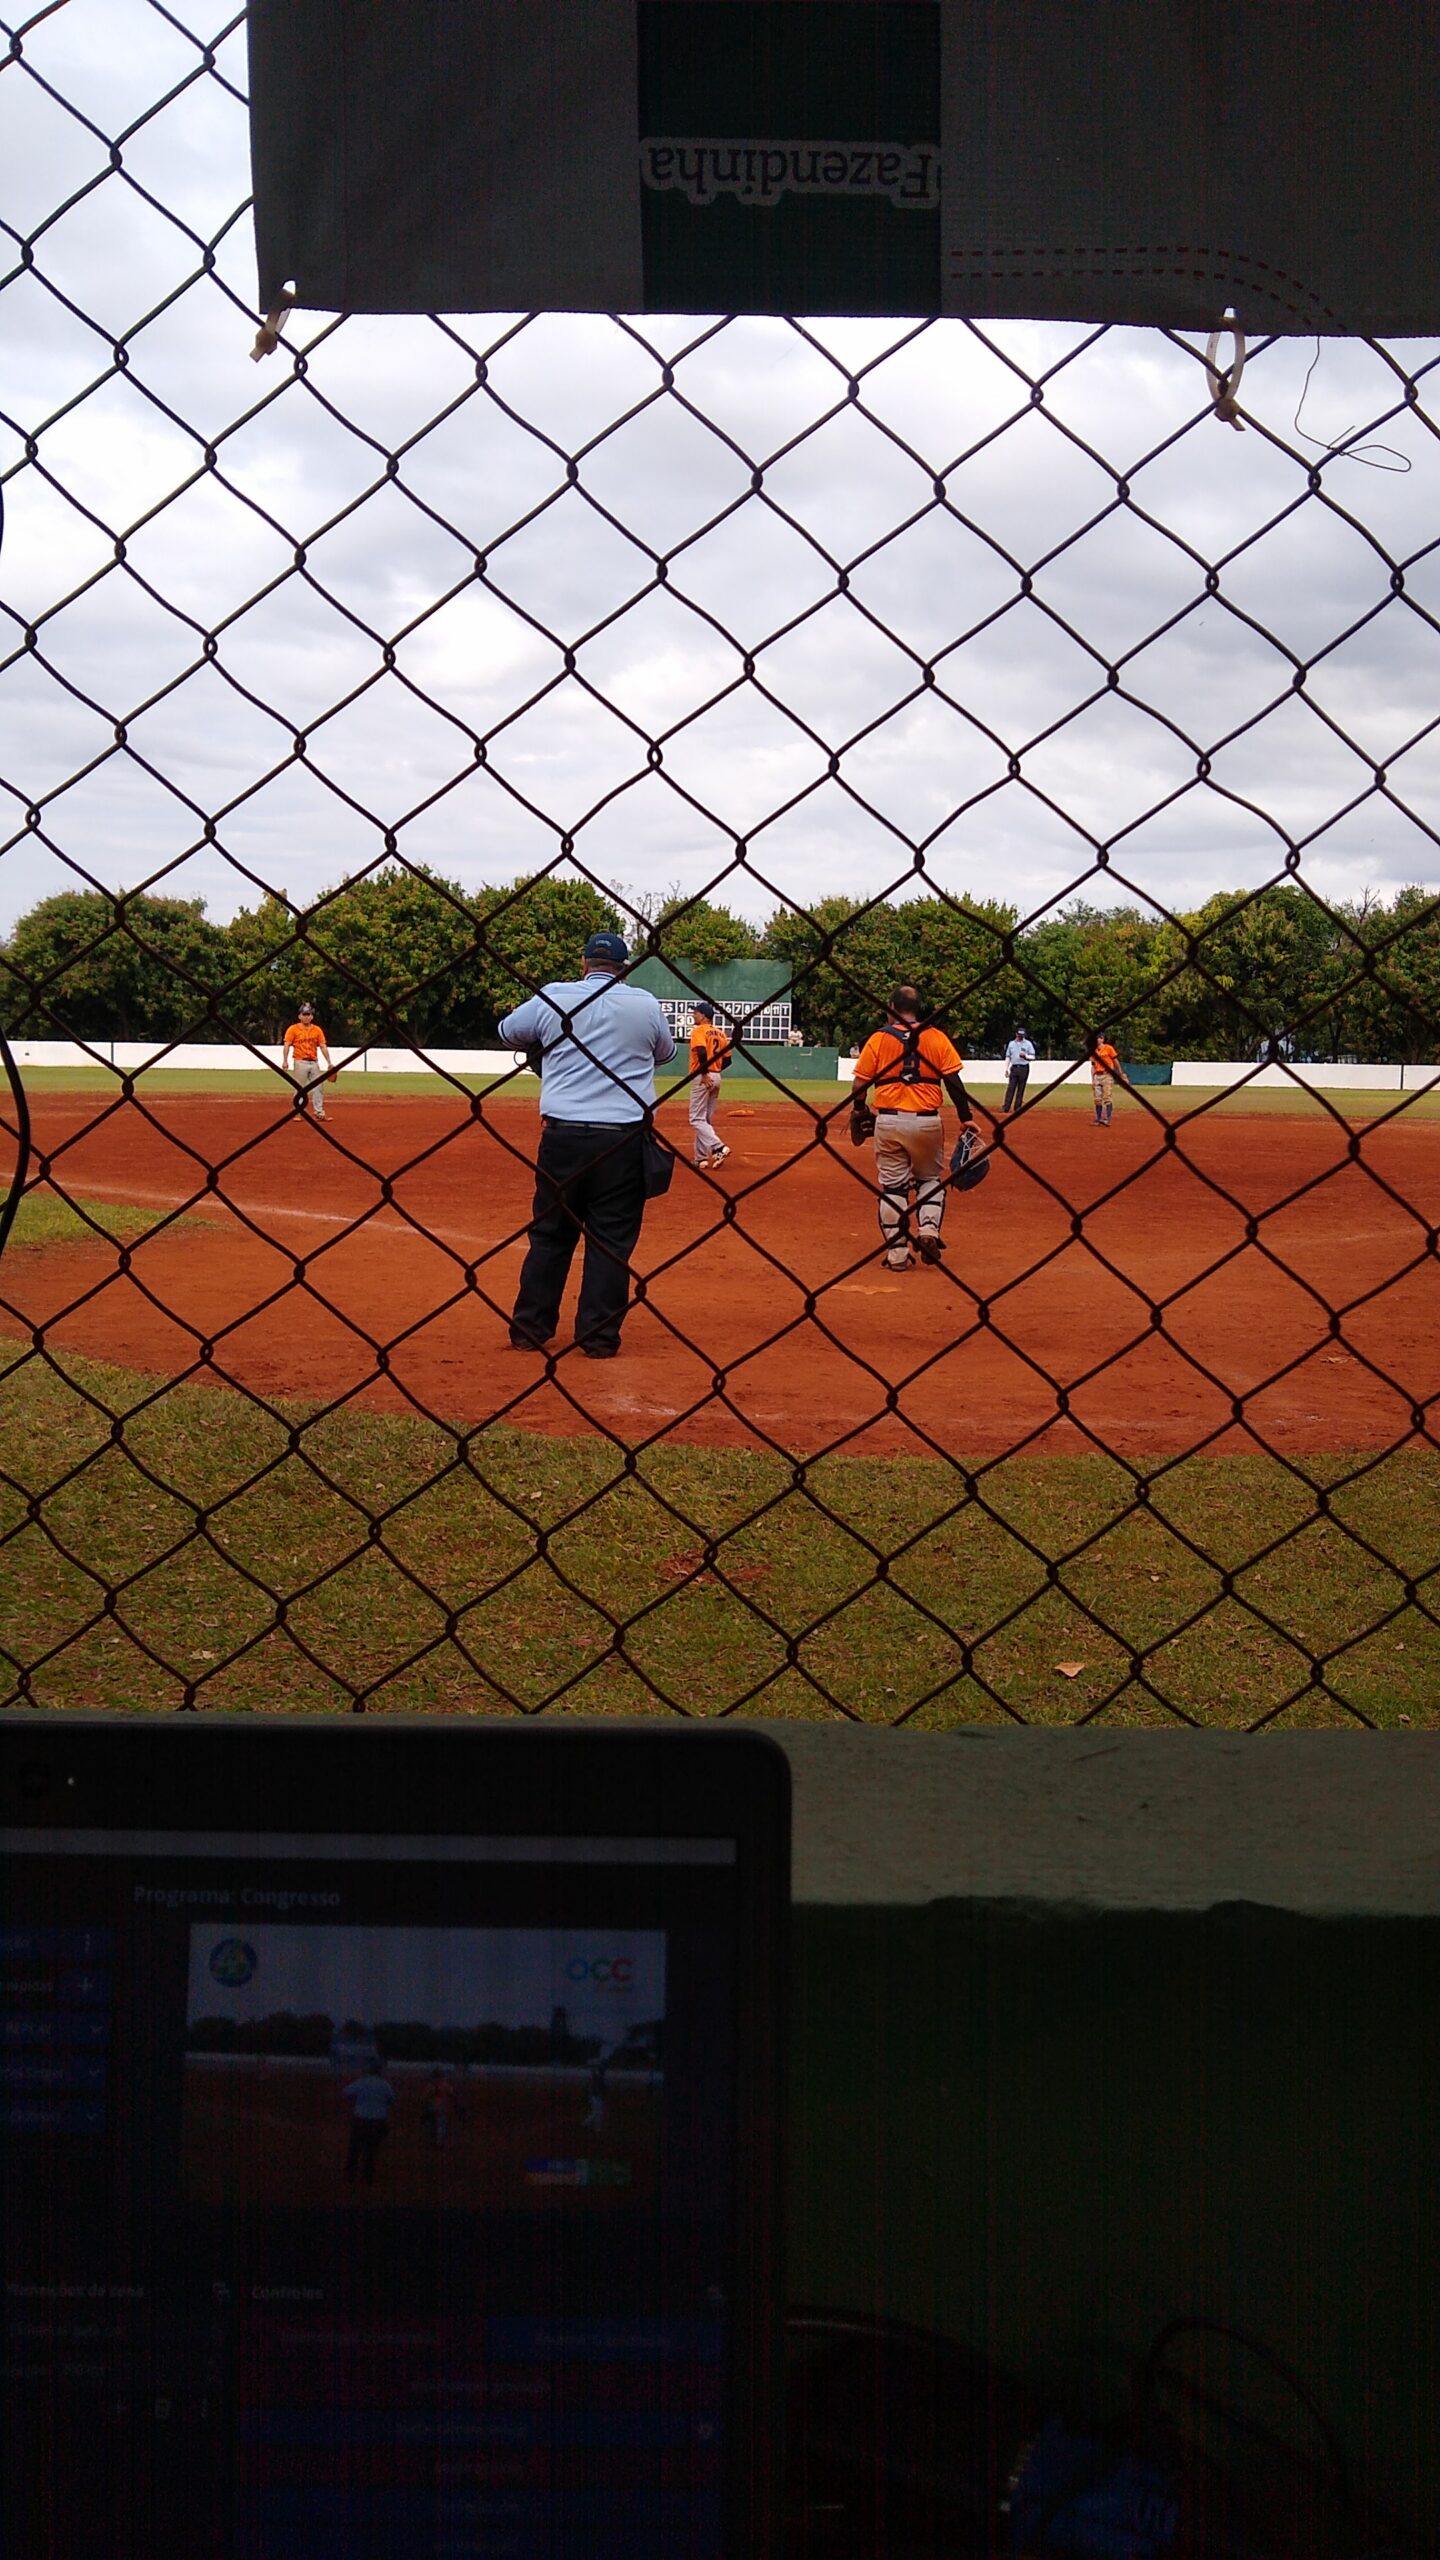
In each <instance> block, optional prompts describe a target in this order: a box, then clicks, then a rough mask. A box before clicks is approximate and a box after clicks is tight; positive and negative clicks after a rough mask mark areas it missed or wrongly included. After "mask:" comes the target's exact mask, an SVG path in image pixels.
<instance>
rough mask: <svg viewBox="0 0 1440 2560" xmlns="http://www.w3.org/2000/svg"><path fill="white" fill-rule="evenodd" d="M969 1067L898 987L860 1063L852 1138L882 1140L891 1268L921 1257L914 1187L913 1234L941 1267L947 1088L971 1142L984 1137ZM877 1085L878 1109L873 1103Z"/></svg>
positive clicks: (879, 1157) (878, 1160)
mask: <svg viewBox="0 0 1440 2560" xmlns="http://www.w3.org/2000/svg"><path fill="white" fill-rule="evenodd" d="M964 1069H965V1061H964V1059H963V1058H962V1057H961V1056H960V1053H959V1051H958V1050H957V1049H956V1048H955V1046H954V1045H953V1043H952V1042H951V1041H950V1040H948V1039H947V1038H946V1035H945V1033H944V1032H943V1031H941V1030H939V1029H938V1028H937V1026H936V1025H935V1024H934V1023H933V1022H926V1020H925V1018H924V1013H923V1010H922V1007H921V1003H920V998H919V996H918V994H917V993H916V991H915V989H914V988H913V987H897V988H896V989H895V991H894V993H893V995H892V996H891V998H890V1012H889V1018H888V1019H887V1021H886V1023H885V1026H884V1028H883V1030H880V1031H874V1032H872V1033H871V1035H870V1038H869V1039H868V1040H867V1041H866V1043H865V1046H864V1048H863V1049H862V1050H861V1052H860V1055H859V1057H858V1058H857V1059H856V1061H855V1076H854V1082H853V1084H852V1085H851V1089H850V1134H851V1136H852V1138H853V1139H854V1141H855V1144H856V1145H857V1146H860V1145H862V1144H863V1142H864V1140H865V1139H866V1138H867V1137H869V1136H872V1135H873V1137H874V1140H875V1171H876V1175H877V1177H878V1180H879V1184H880V1232H881V1234H882V1235H883V1237H884V1239H885V1262H886V1267H887V1268H888V1269H889V1270H891V1271H908V1270H909V1269H910V1266H911V1264H912V1263H913V1261H914V1259H915V1256H914V1254H913V1253H912V1252H911V1250H910V1239H911V1234H912V1225H911V1208H910V1193H911V1190H912V1188H913V1190H914V1192H915V1210H914V1228H913V1233H914V1237H915V1242H916V1245H917V1246H918V1248H919V1254H920V1259H921V1261H922V1262H938V1261H939V1260H940V1257H941V1255H942V1253H943V1252H944V1250H945V1248H944V1245H943V1244H942V1242H941V1240H940V1222H941V1220H942V1218H943V1217H944V1215H945V1170H946V1168H945V1152H944V1143H943V1126H944V1124H943V1120H942V1116H941V1101H940V1091H941V1087H942V1085H943V1087H944V1089H945V1091H946V1092H947V1093H948V1094H949V1096H950V1099H951V1101H952V1102H953V1103H954V1105H955V1108H956V1110H957V1111H958V1112H959V1114H960V1120H961V1124H962V1127H963V1128H964V1129H965V1130H966V1131H967V1133H968V1134H969V1135H970V1136H971V1137H972V1139H978V1137H979V1130H978V1129H977V1128H976V1125H975V1118H974V1114H973V1113H972V1111H971V1108H970V1100H969V1096H968V1095H967V1093H966V1091H965V1086H964V1083H963V1082H962V1078H963V1075H964ZM872 1086H873V1087H874V1092H875V1105H874V1109H873V1110H872V1109H871V1108H870V1107H869V1103H868V1100H867V1097H868V1095H869V1093H870V1089H871V1087H872Z"/></svg>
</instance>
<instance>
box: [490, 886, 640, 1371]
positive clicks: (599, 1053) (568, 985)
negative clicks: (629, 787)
mask: <svg viewBox="0 0 1440 2560" xmlns="http://www.w3.org/2000/svg"><path fill="white" fill-rule="evenodd" d="M629 957H630V954H629V951H628V950H627V948H626V946H625V944H624V943H623V942H622V941H621V938H620V936H619V934H618V933H592V934H591V936H590V939H589V941H588V942H587V943H586V945H585V950H584V955H583V969H584V974H583V976H581V977H579V978H573V979H562V980H558V981H557V982H556V983H555V984H554V985H553V986H546V987H542V988H541V990H540V993H539V994H538V995H536V996H530V997H529V998H527V1000H526V1002H525V1003H524V1004H521V1005H517V1006H516V1007H515V1010H514V1012H513V1013H507V1014H506V1016H505V1018H504V1020H503V1022H502V1023H501V1024H500V1037H501V1039H502V1040H503V1041H505V1042H506V1043H507V1044H508V1045H509V1046H511V1047H513V1048H516V1049H523V1048H528V1047H532V1046H533V1047H535V1048H537V1049H538V1050H539V1051H540V1053H541V1054H540V1145H539V1149H538V1151H537V1154H536V1158H535V1206H534V1210H533V1212H532V1215H531V1219H530V1243H529V1249H528V1251H527V1253H526V1255H525V1261H524V1266H523V1268H522V1270H521V1273H520V1286H519V1289H518V1291H517V1292H516V1297H515V1305H514V1308H513V1309H512V1311H511V1316H510V1340H511V1343H512V1345H513V1347H514V1348H515V1349H516V1350H517V1351H543V1350H544V1349H545V1347H546V1345H547V1344H548V1343H550V1342H551V1341H553V1339H554V1336H555V1329H556V1327H557V1325H558V1324H559V1322H560V1301H561V1299H562V1298H563V1297H564V1294H565V1283H566V1280H567V1279H568V1278H569V1275H570V1265H571V1263H572V1261H573V1260H574V1258H575V1247H576V1245H577V1244H578V1243H579V1241H580V1238H581V1236H582V1235H583V1237H584V1239H585V1267H584V1271H583V1273H582V1275H581V1281H580V1304H579V1307H578V1309H577V1311H576V1318H575V1339H576V1341H577V1342H578V1343H579V1345H580V1348H581V1350H582V1351H583V1352H585V1353H586V1354H587V1355H588V1357H589V1358H590V1359H592V1360H613V1359H614V1357H615V1354H616V1353H617V1351H618V1350H619V1348H620V1330H621V1327H622V1325H623V1324H624V1322H625V1315H626V1310H627V1306H628V1303H629V1296H630V1256H631V1254H632V1253H633V1252H634V1250H635V1246H636V1243H637V1241H638V1239H639V1234H640V1222H641V1220H642V1218H643V1217H644V1215H645V1137H646V1130H647V1126H648V1123H649V1119H650V1114H651V1112H652V1111H653V1109H654V1104H655V1069H656V1067H657V1066H663V1065H664V1064H665V1061H666V1059H667V1058H673V1057H674V1055H675V1042H674V1039H673V1038H672V1036H671V1032H670V1026H669V1024H668V1023H667V1022H666V1019H665V1016H664V1014H663V1013H662V1012H661V1010H660V1007H659V1005H658V1004H657V1002H656V1000H655V998H654V996H652V995H648V994H647V993H646V992H645V990H644V988H643V987H627V986H626V985H625V983H624V970H625V964H626V962H627V961H628V959H629Z"/></svg>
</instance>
